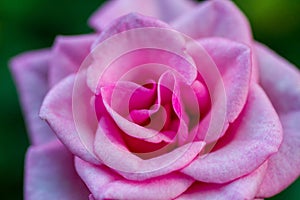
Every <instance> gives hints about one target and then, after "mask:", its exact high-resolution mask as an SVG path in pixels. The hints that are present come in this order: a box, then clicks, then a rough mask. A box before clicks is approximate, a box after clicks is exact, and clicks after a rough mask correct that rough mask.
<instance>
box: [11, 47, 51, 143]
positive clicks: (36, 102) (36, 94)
mask: <svg viewBox="0 0 300 200" xmlns="http://www.w3.org/2000/svg"><path fill="white" fill-rule="evenodd" d="M49 59H50V51H48V50H42V51H35V52H29V53H25V54H22V55H20V56H17V57H16V58H14V59H13V60H12V62H11V70H12V72H13V74H14V78H15V81H16V84H17V88H18V90H19V94H20V99H21V103H22V106H23V111H24V115H25V120H26V122H27V123H26V124H27V126H28V127H27V128H28V129H29V131H28V132H29V135H30V139H31V142H32V143H33V144H41V143H45V142H49V141H51V140H54V139H55V135H54V134H53V132H52V130H51V129H50V128H49V126H48V125H47V124H46V123H45V122H43V121H42V120H41V119H40V118H39V115H38V113H39V109H40V107H41V104H42V101H43V99H44V97H45V95H46V93H47V91H48V87H49V86H48V79H47V74H48V71H49Z"/></svg>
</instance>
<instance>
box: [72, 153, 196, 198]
mask: <svg viewBox="0 0 300 200" xmlns="http://www.w3.org/2000/svg"><path fill="white" fill-rule="evenodd" d="M75 163H76V169H77V171H78V173H79V175H80V176H81V177H82V179H83V180H84V181H85V183H86V185H87V186H88V187H89V189H90V190H91V192H92V194H93V197H94V198H95V199H173V198H174V197H176V196H178V195H180V194H181V193H183V192H184V191H185V190H186V189H187V188H188V187H189V186H190V185H191V184H192V183H193V182H194V180H193V179H192V178H190V177H188V176H186V175H183V174H179V173H171V174H169V175H165V176H161V177H158V178H154V179H149V180H146V181H142V182H138V181H129V180H124V179H123V178H122V177H120V176H119V175H117V174H115V173H114V172H113V171H111V170H110V169H108V168H107V167H105V166H104V165H100V166H99V165H98V166H97V165H91V164H89V163H87V162H85V161H83V160H80V159H79V158H77V159H75Z"/></svg>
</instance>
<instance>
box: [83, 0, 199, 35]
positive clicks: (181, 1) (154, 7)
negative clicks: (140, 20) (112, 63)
mask: <svg viewBox="0 0 300 200" xmlns="http://www.w3.org/2000/svg"><path fill="white" fill-rule="evenodd" d="M194 6H195V4H194V3H193V2H192V1H190V0H177V1H176V3H174V1H173V0H143V1H140V0H130V1H126V0H114V1H109V2H107V3H106V4H105V5H103V6H101V8H100V9H99V10H97V11H96V12H95V13H94V14H93V15H92V17H91V18H90V20H89V24H90V25H91V26H92V27H93V28H95V29H96V30H98V31H102V30H103V29H105V28H106V27H107V25H108V24H109V23H111V21H113V20H114V19H116V18H118V17H120V16H122V15H125V14H128V13H131V12H138V13H140V14H143V15H147V16H152V17H155V18H158V19H160V20H163V21H166V22H170V21H171V20H173V19H175V18H177V17H178V16H180V15H182V14H185V13H186V12H189V11H190V10H191V9H192V8H193V7H194Z"/></svg>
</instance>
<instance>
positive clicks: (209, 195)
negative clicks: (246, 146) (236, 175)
mask: <svg viewBox="0 0 300 200" xmlns="http://www.w3.org/2000/svg"><path fill="white" fill-rule="evenodd" d="M266 168H267V163H264V164H263V165H262V166H260V167H259V168H258V169H256V170H255V171H254V172H252V173H251V174H249V175H247V176H245V177H242V178H240V179H237V180H234V181H233V182H231V183H226V184H210V183H199V182H198V183H195V184H194V185H192V186H191V187H190V188H189V189H188V190H187V191H186V192H185V193H184V194H183V195H181V196H179V197H178V198H176V200H184V199H187V200H189V199H224V200H231V199H254V197H255V195H256V192H257V190H258V189H259V185H260V184H261V182H262V180H263V177H264V175H265V172H266Z"/></svg>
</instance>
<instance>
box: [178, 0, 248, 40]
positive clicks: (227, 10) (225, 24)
mask: <svg viewBox="0 0 300 200" xmlns="http://www.w3.org/2000/svg"><path fill="white" fill-rule="evenodd" d="M173 27H174V28H175V29H176V30H178V31H180V32H183V33H185V34H187V35H189V36H190V37H192V38H194V39H199V38H204V37H213V36H217V37H225V38H228V39H231V40H234V41H238V42H243V43H246V44H250V43H251V40H252V39H251V38H252V37H251V31H250V26H249V24H248V21H247V19H246V18H245V16H244V15H243V14H242V13H241V12H240V11H239V9H238V8H237V7H236V6H235V5H234V4H233V3H232V2H231V1H229V0H212V1H206V2H204V3H202V4H200V5H199V6H198V7H197V8H196V9H194V10H193V11H192V12H190V13H187V14H186V15H183V16H182V17H180V18H179V19H178V20H176V21H174V23H173Z"/></svg>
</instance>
